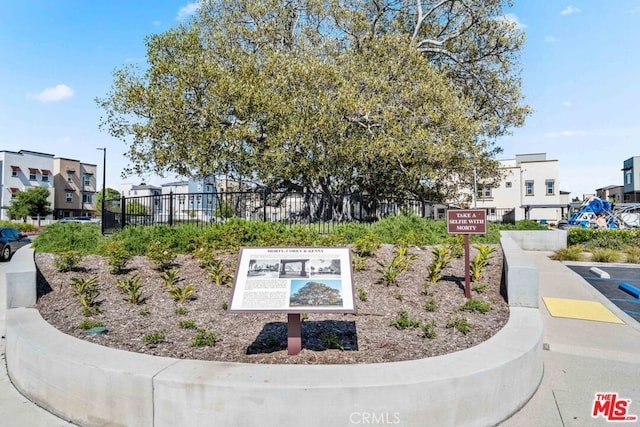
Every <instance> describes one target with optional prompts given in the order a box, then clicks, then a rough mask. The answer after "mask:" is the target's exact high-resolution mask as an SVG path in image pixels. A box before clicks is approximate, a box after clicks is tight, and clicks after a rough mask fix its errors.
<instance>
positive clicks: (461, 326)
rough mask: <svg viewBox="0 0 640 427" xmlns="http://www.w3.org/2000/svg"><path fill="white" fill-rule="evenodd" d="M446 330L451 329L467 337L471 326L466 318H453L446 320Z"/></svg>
mask: <svg viewBox="0 0 640 427" xmlns="http://www.w3.org/2000/svg"><path fill="white" fill-rule="evenodd" d="M447 328H453V329H455V330H456V331H458V332H460V333H461V334H463V335H467V334H468V333H469V331H470V330H471V324H470V323H469V320H468V319H467V318H466V317H462V316H455V317H451V318H449V319H448V320H447Z"/></svg>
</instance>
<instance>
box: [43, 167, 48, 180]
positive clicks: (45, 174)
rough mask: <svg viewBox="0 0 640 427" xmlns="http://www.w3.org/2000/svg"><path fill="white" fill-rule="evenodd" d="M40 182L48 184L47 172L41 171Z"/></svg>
mask: <svg viewBox="0 0 640 427" xmlns="http://www.w3.org/2000/svg"><path fill="white" fill-rule="evenodd" d="M42 182H49V171H48V170H45V169H42Z"/></svg>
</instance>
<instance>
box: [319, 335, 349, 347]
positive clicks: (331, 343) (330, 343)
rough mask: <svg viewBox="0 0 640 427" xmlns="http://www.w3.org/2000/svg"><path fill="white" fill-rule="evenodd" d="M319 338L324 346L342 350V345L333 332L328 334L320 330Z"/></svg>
mask: <svg viewBox="0 0 640 427" xmlns="http://www.w3.org/2000/svg"><path fill="white" fill-rule="evenodd" d="M320 339H321V340H322V343H323V344H324V346H325V347H326V348H334V349H337V350H343V351H344V345H343V344H342V343H341V342H340V339H339V338H338V335H337V334H336V333H335V332H331V333H330V334H328V333H326V332H322V333H321V334H320Z"/></svg>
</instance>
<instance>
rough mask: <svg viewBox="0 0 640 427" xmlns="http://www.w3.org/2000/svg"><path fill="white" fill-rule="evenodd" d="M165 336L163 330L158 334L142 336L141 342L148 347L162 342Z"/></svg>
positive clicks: (165, 332) (165, 333)
mask: <svg viewBox="0 0 640 427" xmlns="http://www.w3.org/2000/svg"><path fill="white" fill-rule="evenodd" d="M166 336H167V331H165V330H164V329H163V330H161V331H158V332H152V333H150V334H146V335H143V336H142V342H144V343H145V344H149V345H157V344H160V343H162V342H164V339H165V338H166Z"/></svg>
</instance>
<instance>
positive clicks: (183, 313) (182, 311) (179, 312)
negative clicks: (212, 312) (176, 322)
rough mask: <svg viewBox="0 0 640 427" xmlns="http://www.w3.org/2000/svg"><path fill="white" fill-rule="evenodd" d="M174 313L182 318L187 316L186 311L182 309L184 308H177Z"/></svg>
mask: <svg viewBox="0 0 640 427" xmlns="http://www.w3.org/2000/svg"><path fill="white" fill-rule="evenodd" d="M175 313H176V314H177V315H178V316H184V315H185V314H187V309H186V308H184V307H177V308H176V310H175Z"/></svg>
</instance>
